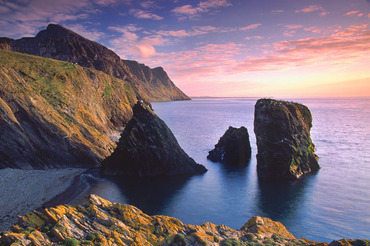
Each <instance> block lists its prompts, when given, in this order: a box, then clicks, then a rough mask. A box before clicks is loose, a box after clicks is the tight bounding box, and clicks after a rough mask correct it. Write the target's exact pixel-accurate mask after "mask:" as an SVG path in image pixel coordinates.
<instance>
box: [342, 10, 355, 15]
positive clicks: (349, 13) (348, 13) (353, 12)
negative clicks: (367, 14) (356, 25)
mask: <svg viewBox="0 0 370 246" xmlns="http://www.w3.org/2000/svg"><path fill="white" fill-rule="evenodd" d="M357 13H358V11H357V10H354V11H349V12H347V13H345V14H344V15H355V14H357Z"/></svg>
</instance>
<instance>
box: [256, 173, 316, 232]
mask: <svg viewBox="0 0 370 246" xmlns="http://www.w3.org/2000/svg"><path fill="white" fill-rule="evenodd" d="M314 176H315V174H312V175H307V176H304V177H302V178H301V179H299V180H271V179H265V178H258V191H257V204H258V208H259V210H260V212H261V214H263V216H266V217H269V218H271V219H272V220H277V221H280V222H283V224H284V225H286V226H287V225H288V224H289V221H290V218H294V217H297V216H298V215H297V213H298V212H302V209H303V207H304V202H305V194H306V193H307V191H306V189H307V187H308V186H309V184H311V183H312V182H311V181H313V179H312V178H314Z"/></svg>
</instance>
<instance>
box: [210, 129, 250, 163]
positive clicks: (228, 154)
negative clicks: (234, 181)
mask: <svg viewBox="0 0 370 246" xmlns="http://www.w3.org/2000/svg"><path fill="white" fill-rule="evenodd" d="M251 152H252V150H251V145H250V142H249V134H248V130H247V128H245V127H243V126H242V127H240V128H234V127H231V126H230V127H229V129H227V131H226V132H225V134H224V135H223V136H222V137H221V138H220V140H219V141H218V143H217V144H216V145H215V148H214V149H213V150H211V151H210V152H209V154H208V156H207V158H208V159H209V160H211V161H214V162H222V163H225V164H228V165H233V166H243V165H246V164H247V163H248V161H249V160H250V158H251Z"/></svg>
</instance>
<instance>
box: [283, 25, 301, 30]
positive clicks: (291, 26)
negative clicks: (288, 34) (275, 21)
mask: <svg viewBox="0 0 370 246" xmlns="http://www.w3.org/2000/svg"><path fill="white" fill-rule="evenodd" d="M285 27H286V28H287V29H298V28H302V25H285Z"/></svg>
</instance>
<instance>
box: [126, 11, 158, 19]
mask: <svg viewBox="0 0 370 246" xmlns="http://www.w3.org/2000/svg"><path fill="white" fill-rule="evenodd" d="M130 14H131V15H133V16H135V17H136V18H138V19H152V20H163V17H162V16H159V15H156V14H153V13H150V12H149V11H146V10H141V9H130Z"/></svg>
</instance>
